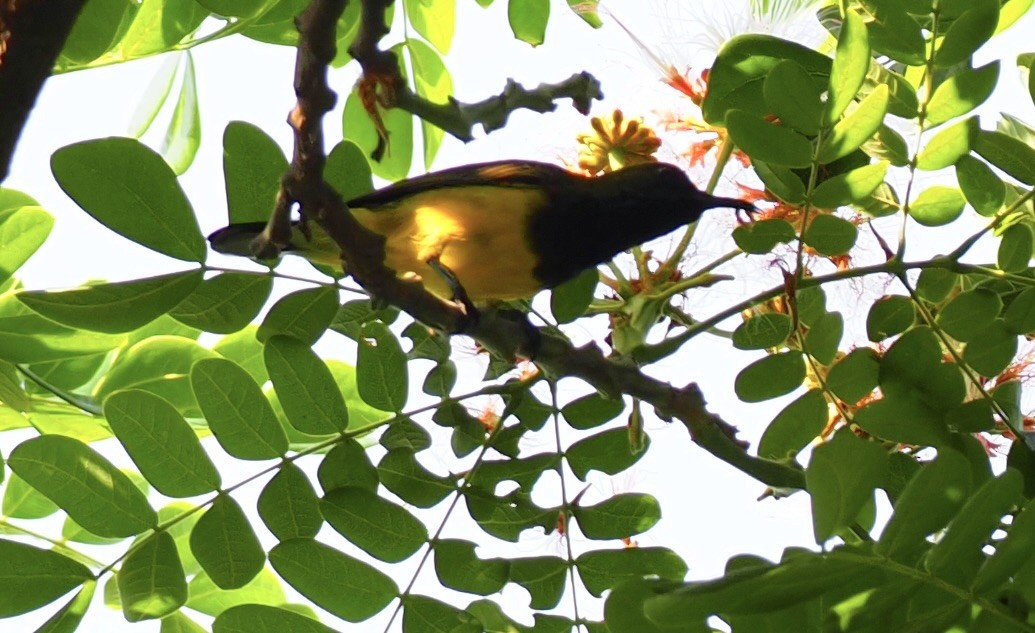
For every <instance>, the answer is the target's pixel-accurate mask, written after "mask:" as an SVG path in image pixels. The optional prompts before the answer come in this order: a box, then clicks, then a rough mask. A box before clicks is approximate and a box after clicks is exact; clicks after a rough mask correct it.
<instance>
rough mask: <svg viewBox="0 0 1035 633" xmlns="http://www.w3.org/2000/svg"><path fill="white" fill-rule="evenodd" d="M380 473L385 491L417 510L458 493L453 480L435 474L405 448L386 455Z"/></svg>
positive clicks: (382, 460) (380, 466)
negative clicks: (386, 489) (455, 492)
mask: <svg viewBox="0 0 1035 633" xmlns="http://www.w3.org/2000/svg"><path fill="white" fill-rule="evenodd" d="M377 473H378V475H379V477H380V479H381V483H383V484H384V486H385V488H388V490H390V491H392V493H394V494H395V495H396V496H397V497H399V498H400V499H402V500H403V501H405V502H406V503H410V504H413V505H415V506H417V507H418V508H430V507H432V506H435V505H438V503H439V502H440V501H442V500H443V499H445V498H446V497H448V496H449V495H450V494H452V493H453V492H454V491H455V490H456V485H455V482H454V481H453V479H452V478H450V477H439V476H437V475H434V474H432V473H431V472H429V471H428V470H427V469H425V468H424V467H423V466H422V465H421V464H420V463H419V462H418V461H417V458H416V457H415V456H414V454H413V453H412V452H411V451H408V450H405V449H396V450H394V451H389V452H388V453H386V454H385V456H384V457H383V458H381V462H380V463H379V464H378V465H377Z"/></svg>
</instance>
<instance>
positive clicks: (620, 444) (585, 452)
mask: <svg viewBox="0 0 1035 633" xmlns="http://www.w3.org/2000/svg"><path fill="white" fill-rule="evenodd" d="M648 442H649V438H648ZM644 449H645V447H644ZM644 454H645V450H634V447H633V446H631V445H630V443H629V430H628V429H627V428H625V427H620V428H616V429H610V430H608V431H603V432H602V433H597V434H596V435H591V436H589V437H587V438H585V439H581V440H579V441H578V442H575V443H574V444H572V445H571V446H570V447H568V450H566V451H565V452H564V456H565V457H566V458H567V460H568V466H569V467H570V468H571V471H572V472H573V473H574V474H575V476H576V477H578V478H579V479H581V480H582V481H585V480H586V475H587V474H588V473H589V471H591V470H598V471H600V472H602V473H604V474H605V475H617V474H618V473H620V472H623V471H625V470H627V469H629V468H631V467H632V465H633V464H635V463H636V462H638V461H639V460H640V458H641V457H643V455H644Z"/></svg>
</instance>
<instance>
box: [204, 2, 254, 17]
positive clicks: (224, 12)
mask: <svg viewBox="0 0 1035 633" xmlns="http://www.w3.org/2000/svg"><path fill="white" fill-rule="evenodd" d="M198 4H200V5H201V6H203V7H205V8H206V9H208V10H209V11H211V12H212V13H215V14H216V15H221V16H225V17H235V18H243V17H249V16H252V15H255V14H256V13H258V12H260V11H262V10H263V9H265V8H267V7H268V5H269V4H270V3H269V2H265V1H264V0H199V2H198Z"/></svg>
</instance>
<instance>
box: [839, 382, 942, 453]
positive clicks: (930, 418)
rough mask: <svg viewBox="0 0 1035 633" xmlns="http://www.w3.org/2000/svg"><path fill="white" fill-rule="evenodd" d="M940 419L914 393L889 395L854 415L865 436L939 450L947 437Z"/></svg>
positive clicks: (939, 416) (935, 412)
mask: <svg viewBox="0 0 1035 633" xmlns="http://www.w3.org/2000/svg"><path fill="white" fill-rule="evenodd" d="M942 418H943V416H942V415H941V414H940V413H939V412H938V411H935V410H934V409H933V408H932V407H931V406H929V405H928V403H927V402H926V401H925V400H923V399H922V398H921V396H920V395H919V394H918V393H916V392H911V391H907V392H893V393H892V394H888V395H886V396H884V397H883V398H881V399H880V400H875V401H873V402H870V403H868V404H867V405H866V406H864V407H863V408H861V409H859V410H858V411H856V412H855V418H854V422H855V423H856V424H858V425H859V426H860V427H862V429H863V430H864V431H866V432H867V433H869V434H871V435H874V436H876V437H879V438H881V439H884V440H887V441H889V442H900V443H903V444H916V445H920V446H940V445H943V444H945V443H946V442H948V439H949V433H948V430H947V429H946V427H945V424H944V422H943V419H942Z"/></svg>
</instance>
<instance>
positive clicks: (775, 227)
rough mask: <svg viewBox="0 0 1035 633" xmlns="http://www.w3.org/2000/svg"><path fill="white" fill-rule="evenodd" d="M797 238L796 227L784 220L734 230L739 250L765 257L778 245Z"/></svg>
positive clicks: (746, 225) (734, 239)
mask: <svg viewBox="0 0 1035 633" xmlns="http://www.w3.org/2000/svg"><path fill="white" fill-rule="evenodd" d="M796 236H797V233H796V232H795V230H794V227H793V226H791V224H790V222H788V221H787V220H784V219H780V218H777V219H772V220H758V221H756V222H751V223H750V224H742V225H740V226H738V227H737V228H735V229H733V241H734V242H736V243H737V248H739V249H740V250H742V251H744V252H745V253H749V254H751V255H765V254H766V253H768V252H769V251H771V250H773V249H774V248H776V245H777V244H784V243H787V242H790V241H791V240H793V239H794V238H795V237H796Z"/></svg>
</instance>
